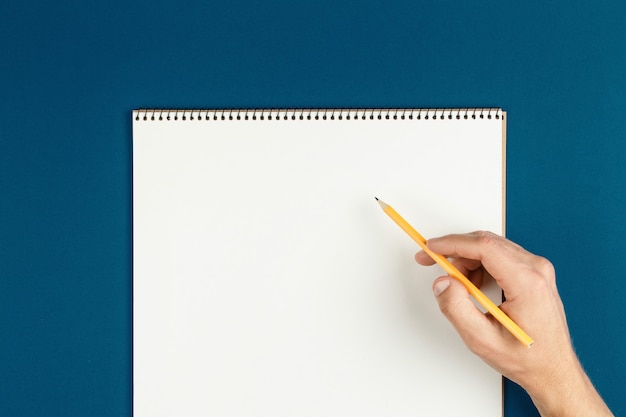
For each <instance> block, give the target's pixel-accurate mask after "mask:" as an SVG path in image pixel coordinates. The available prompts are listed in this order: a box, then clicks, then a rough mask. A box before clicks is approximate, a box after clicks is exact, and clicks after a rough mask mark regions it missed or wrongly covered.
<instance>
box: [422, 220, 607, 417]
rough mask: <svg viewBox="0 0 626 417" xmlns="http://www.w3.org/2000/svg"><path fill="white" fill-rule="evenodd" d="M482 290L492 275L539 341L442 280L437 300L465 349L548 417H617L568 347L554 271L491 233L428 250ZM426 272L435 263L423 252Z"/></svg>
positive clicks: (444, 241) (455, 238)
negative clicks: (526, 339) (527, 341)
mask: <svg viewBox="0 0 626 417" xmlns="http://www.w3.org/2000/svg"><path fill="white" fill-rule="evenodd" d="M427 245H428V248H429V249H431V250H432V251H434V252H436V253H439V254H441V255H444V256H446V257H449V258H452V263H453V264H454V266H456V267H457V268H458V269H459V270H460V271H461V272H462V273H463V274H464V275H465V276H466V277H468V278H469V279H470V280H471V281H472V282H473V283H474V284H476V285H477V286H478V287H480V285H481V284H482V281H483V278H484V277H485V276H486V275H487V274H489V275H491V276H492V277H493V278H494V279H495V280H496V282H497V283H498V285H499V286H500V288H502V290H503V291H504V295H505V297H506V301H504V302H503V303H502V304H501V305H500V309H501V310H502V311H504V313H506V314H507V315H508V316H509V317H510V318H511V319H512V320H513V321H515V322H516V323H517V324H518V325H519V326H520V327H521V328H522V329H524V330H525V331H526V332H527V333H528V334H529V335H530V336H531V337H532V338H533V339H534V341H535V343H534V344H533V346H532V347H530V348H527V347H526V346H524V345H522V344H521V343H519V341H518V340H517V339H516V338H515V337H514V336H512V335H511V334H510V333H509V332H508V331H507V330H506V329H505V328H504V327H502V325H501V324H500V323H499V322H497V321H496V320H495V319H494V318H493V317H492V316H491V315H490V314H483V313H482V312H481V311H480V310H478V309H477V308H476V306H475V305H474V303H473V302H472V301H471V299H470V296H469V294H468V292H467V290H466V289H465V287H464V286H463V285H462V284H461V283H459V282H458V281H456V280H455V279H453V278H451V277H450V276H442V277H439V278H437V279H436V280H435V281H434V282H433V292H434V293H435V295H436V298H437V302H438V303H439V307H440V309H441V311H442V312H443V314H444V315H445V316H446V317H447V318H448V320H449V321H450V322H451V323H452V325H453V326H454V327H455V329H456V330H457V332H458V333H459V335H460V336H461V338H462V339H463V341H464V342H465V344H466V345H467V346H468V348H469V349H470V350H471V351H472V352H474V353H475V354H476V355H478V356H479V357H481V358H482V359H483V360H484V361H485V362H486V363H487V364H489V365H490V366H491V367H492V368H494V369H495V370H497V371H498V372H500V373H502V374H503V375H504V376H506V377H507V378H509V379H511V380H513V381H515V382H516V383H518V384H519V385H521V386H522V387H524V389H526V391H527V392H528V393H529V395H530V396H531V398H532V399H533V402H534V403H535V405H536V406H537V408H538V410H539V412H540V413H541V414H542V415H543V416H561V415H576V416H582V415H594V416H604V415H608V416H610V415H612V414H611V412H610V411H609V410H608V408H607V407H606V405H605V404H604V402H603V401H602V399H601V398H600V396H599V395H598V394H597V392H596V390H595V389H594V388H593V385H592V384H591V382H590V381H589V378H588V377H587V375H586V374H585V372H584V371H583V369H582V367H581V365H580V362H579V361H578V358H577V357H576V354H575V353H574V349H573V347H572V344H571V340H570V336H569V330H568V328H567V321H566V318H565V312H564V309H563V303H562V302H561V298H560V296H559V294H558V291H557V287H556V279H555V272H554V267H553V266H552V264H551V263H550V262H549V261H548V260H547V259H545V258H542V257H540V256H536V255H533V254H532V253H530V252H528V251H526V250H525V249H523V248H522V247H521V246H519V245H517V244H515V243H513V242H511V241H509V240H507V239H505V238H503V237H500V236H497V235H494V234H492V233H489V232H474V233H469V234H463V235H448V236H444V237H440V238H435V239H430V240H429V241H428V242H427ZM415 260H416V261H417V262H418V263H420V264H422V265H432V264H434V263H435V262H434V261H433V260H432V259H431V258H430V256H428V254H426V253H425V252H424V251H420V252H418V253H417V254H416V255H415Z"/></svg>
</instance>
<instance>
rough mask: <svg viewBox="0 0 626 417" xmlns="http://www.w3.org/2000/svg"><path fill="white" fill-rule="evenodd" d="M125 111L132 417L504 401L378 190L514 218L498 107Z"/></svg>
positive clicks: (336, 411) (484, 217)
mask: <svg viewBox="0 0 626 417" xmlns="http://www.w3.org/2000/svg"><path fill="white" fill-rule="evenodd" d="M132 117H133V249H134V251H133V268H134V276H133V300H134V304H133V335H134V336H133V349H134V353H133V375H134V376H133V378H134V381H133V396H134V398H133V407H134V416H135V417H155V416H174V415H176V416H186V417H191V416H242V417H243V416H245V417H250V416H273V417H280V416H284V417H293V416H337V415H345V416H359V417H367V416H386V417H393V416H409V415H411V416H429V417H435V416H456V415H463V416H477V417H478V416H480V417H491V416H493V417H495V416H501V415H502V380H501V376H500V375H499V374H497V373H496V372H494V371H493V370H491V369H490V368H489V367H488V366H487V365H485V364H484V363H483V362H482V361H481V360H480V359H478V358H477V357H475V356H474V355H473V354H471V353H470V352H468V351H467V349H466V348H465V346H464V345H463V343H462V342H461V340H460V339H459V337H458V336H457V334H456V333H455V331H454V330H453V329H452V326H450V324H449V323H448V322H447V321H446V320H445V318H444V317H443V316H442V315H441V313H440V312H439V310H438V307H437V304H436V302H435V300H434V297H433V295H432V291H431V285H432V281H433V280H434V279H435V278H436V277H437V276H440V275H442V271H441V270H440V269H439V267H436V266H433V267H422V266H419V265H417V264H416V263H415V261H414V260H413V255H414V253H415V252H417V250H418V247H417V245H415V243H414V242H413V241H411V240H410V239H409V238H408V237H407V236H406V235H405V234H404V233H403V232H402V231H401V230H400V229H399V228H398V227H397V226H396V225H395V224H393V223H392V222H391V221H390V219H389V218H388V217H387V216H386V215H385V214H384V213H382V211H381V210H380V207H379V206H378V204H376V201H375V200H374V197H379V198H381V199H383V200H385V201H386V202H388V203H390V204H392V205H393V206H394V207H395V208H396V209H397V210H398V211H399V212H401V213H402V214H403V216H404V217H405V218H406V219H407V220H408V221H409V222H411V223H412V224H413V225H414V226H415V227H416V228H417V229H418V230H419V231H420V232H421V233H422V234H423V235H424V236H426V237H427V238H428V237H433V236H438V235H442V234H446V233H453V232H454V233H456V232H467V231H472V230H477V229H484V230H491V231H494V232H496V233H500V234H503V232H504V230H503V225H504V201H505V198H504V197H505V195H504V190H505V181H504V177H505V175H504V165H505V157H504V152H505V146H504V144H505V141H504V139H505V113H504V112H503V111H502V110H500V109H425V110H422V109H352V110H349V109H339V110H338V109H284V110H270V109H267V110H265V109H264V110H135V111H134V112H133V116H132ZM485 292H486V293H487V294H488V295H489V296H490V297H491V298H492V299H493V300H494V301H496V302H497V303H498V304H499V301H500V294H501V293H500V291H499V289H498V288H497V287H496V286H495V285H493V283H490V284H489V285H488V286H487V288H486V289H485Z"/></svg>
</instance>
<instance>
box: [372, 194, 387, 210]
mask: <svg viewBox="0 0 626 417" xmlns="http://www.w3.org/2000/svg"><path fill="white" fill-rule="evenodd" d="M374 198H375V199H376V202H377V203H378V205H379V206H380V208H382V209H383V210H384V209H385V208H387V207H388V206H389V205H388V204H386V203H385V202H384V201H383V200H380V199H379V198H378V197H374Z"/></svg>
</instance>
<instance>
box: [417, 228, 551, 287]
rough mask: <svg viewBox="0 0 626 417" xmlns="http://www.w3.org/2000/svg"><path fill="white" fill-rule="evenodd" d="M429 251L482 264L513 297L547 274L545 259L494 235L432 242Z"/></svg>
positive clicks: (450, 237)
mask: <svg viewBox="0 0 626 417" xmlns="http://www.w3.org/2000/svg"><path fill="white" fill-rule="evenodd" d="M427 245H428V248H429V249H431V250H432V251H433V252H436V253H439V254H441V255H443V256H446V257H453V258H466V259H475V260H479V261H480V262H481V263H482V264H483V267H484V268H485V269H486V270H487V271H488V272H489V273H490V274H491V275H492V276H493V277H494V279H495V280H496V282H497V283H498V285H499V286H500V287H501V288H502V289H503V290H504V292H505V293H506V294H507V295H513V294H511V293H515V292H516V291H515V289H516V288H519V285H523V283H524V282H526V281H528V278H529V277H531V276H533V275H534V274H530V275H529V272H534V273H536V272H543V271H541V269H542V268H543V267H544V264H545V259H543V258H541V257H538V256H536V255H533V254H532V253H530V252H528V251H527V250H525V249H524V248H522V247H521V246H519V245H517V244H515V243H513V242H511V241H510V240H508V239H505V238H504V237H502V236H498V235H496V234H494V233H491V232H484V231H477V232H472V233H467V234H454V235H447V236H442V237H439V238H434V239H430V240H428V242H427Z"/></svg>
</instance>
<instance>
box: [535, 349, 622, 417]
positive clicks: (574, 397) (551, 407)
mask: <svg viewBox="0 0 626 417" xmlns="http://www.w3.org/2000/svg"><path fill="white" fill-rule="evenodd" d="M575 360H576V365H575V366H572V367H571V368H570V371H569V372H567V373H563V374H561V375H559V377H558V378H551V380H547V381H544V382H546V383H545V384H541V385H539V384H538V385H537V386H536V387H535V388H530V389H528V390H527V391H528V394H529V395H530V397H531V399H532V400H533V403H534V404H535V406H536V407H537V410H538V411H539V413H540V414H541V416H542V417H562V416H563V417H565V416H581V417H583V416H594V417H596V416H597V417H600V416H612V415H613V414H612V413H611V411H610V410H609V409H608V407H607V406H606V404H605V403H604V401H603V400H602V398H601V397H600V395H599V394H598V392H597V391H596V389H595V388H594V386H593V384H592V383H591V381H590V380H589V377H587V374H586V373H585V371H584V370H583V369H582V366H581V365H580V363H579V362H578V359H577V358H575Z"/></svg>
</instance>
